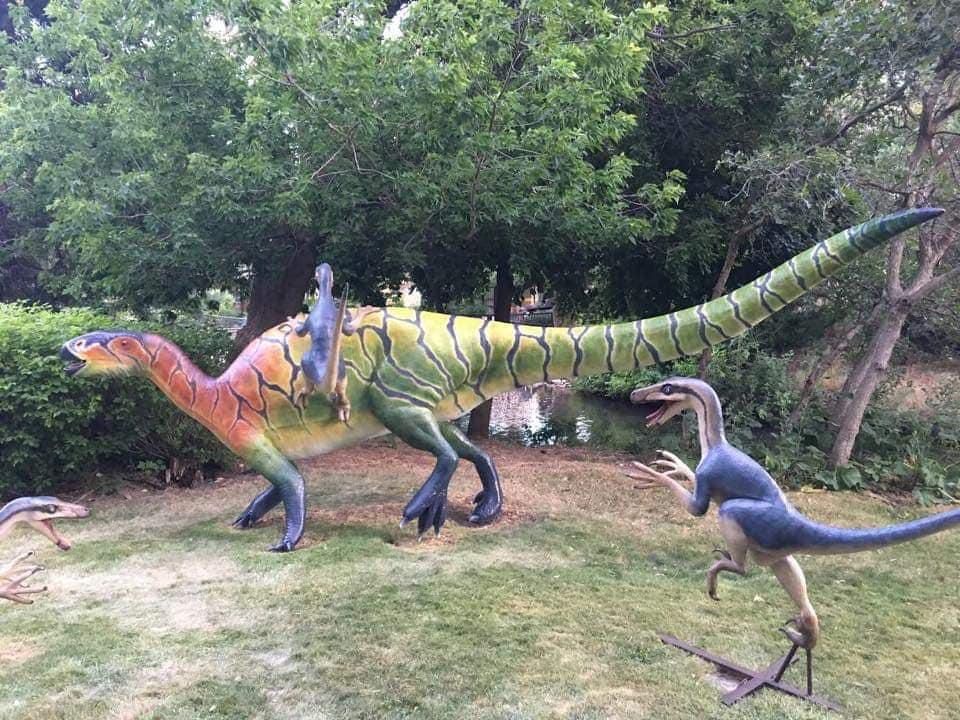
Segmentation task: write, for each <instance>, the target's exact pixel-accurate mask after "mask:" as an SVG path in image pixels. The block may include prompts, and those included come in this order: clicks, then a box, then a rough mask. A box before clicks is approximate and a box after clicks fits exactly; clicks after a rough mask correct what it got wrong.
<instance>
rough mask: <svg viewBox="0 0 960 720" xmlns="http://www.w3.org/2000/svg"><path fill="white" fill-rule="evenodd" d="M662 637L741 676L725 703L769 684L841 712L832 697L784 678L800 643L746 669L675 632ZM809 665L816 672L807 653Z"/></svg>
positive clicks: (727, 673) (674, 645)
mask: <svg viewBox="0 0 960 720" xmlns="http://www.w3.org/2000/svg"><path fill="white" fill-rule="evenodd" d="M659 637H660V640H661V641H662V642H664V643H666V644H667V645H671V646H673V647H675V648H677V649H678V650H683V651H684V652H688V653H690V654H691V655H696V656H697V657H698V658H702V659H703V660H706V661H707V662H710V663H713V664H714V665H716V666H717V667H718V668H719V669H720V670H721V671H722V672H723V673H724V674H726V675H731V676H733V677H737V678H740V684H739V685H737V687H735V688H734V689H733V690H731V691H730V692H728V693H727V694H726V695H724V696H723V698H722V702H723V704H724V705H733V704H734V703H736V702H739V701H740V700H742V699H743V698H745V697H747V696H749V695H751V694H753V693H755V692H756V691H757V690H759V689H760V688H763V687H768V688H770V689H771V690H776V691H778V692H782V693H786V694H787V695H792V696H793V697H795V698H799V699H800V700H806V701H807V702H810V703H813V704H814V705H819V706H820V707H822V708H826V709H827V710H833V711H835V712H840V706H839V705H837V704H836V703H835V702H833V701H832V700H828V699H827V698H824V697H821V696H819V695H814V694H813V692H812V689H811V688H809V687H808V690H807V691H806V692H805V691H803V690H801V689H800V688H798V687H796V686H795V685H791V684H790V683H786V682H783V680H782V679H781V678H782V677H783V673H784V672H785V671H786V669H787V668H788V667H789V666H790V664H791V663H792V662H793V656H794V654H795V653H796V651H797V647H796V645H794V646H793V647H792V648H790V651H789V652H788V653H787V654H786V655H784V656H782V657H779V658H777V659H776V660H774V661H773V662H772V663H770V665H769V666H768V667H766V668H764V669H763V670H750V669H749V668H745V667H743V666H742V665H737V664H736V663H734V662H732V661H730V660H727V659H726V658H722V657H720V656H719V655H714V654H713V653H711V652H709V651H707V650H703V649H701V648H698V647H695V646H693V645H690V644H689V643H685V642H684V641H683V640H678V639H677V638H675V637H673V636H672V635H664V634H662V633H661V634H660V635H659ZM807 668H808V673H810V672H812V668H811V666H810V658H809V655H808V656H807ZM810 681H811V678H810V675H809V674H808V685H809V683H810Z"/></svg>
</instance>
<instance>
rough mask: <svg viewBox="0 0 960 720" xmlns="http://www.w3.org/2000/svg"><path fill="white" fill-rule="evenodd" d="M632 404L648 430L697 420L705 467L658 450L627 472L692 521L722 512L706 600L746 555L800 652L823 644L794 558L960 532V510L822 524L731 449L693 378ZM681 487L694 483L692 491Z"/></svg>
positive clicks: (715, 404) (741, 570)
mask: <svg viewBox="0 0 960 720" xmlns="http://www.w3.org/2000/svg"><path fill="white" fill-rule="evenodd" d="M630 400H631V402H633V403H635V404H637V405H645V406H647V407H648V408H649V409H651V412H650V414H649V415H647V424H648V426H653V425H662V424H664V423H665V422H667V420H669V419H670V418H672V417H674V416H676V415H679V414H680V413H682V412H683V411H684V410H691V411H693V412H695V413H696V415H697V428H698V432H699V439H700V463H699V464H698V465H697V469H696V470H695V471H694V470H691V469H690V468H689V467H688V466H687V465H685V464H684V463H683V461H681V460H680V459H679V458H677V457H676V456H675V455H673V454H671V453H668V452H666V451H663V450H661V451H660V453H659V454H660V459H658V460H656V461H654V463H653V466H655V467H658V468H660V469H662V470H664V471H665V472H660V471H659V470H657V469H654V467H650V466H647V465H643V464H642V463H639V462H634V463H633V467H632V468H629V467H628V468H626V469H624V472H625V473H626V474H627V475H628V476H629V477H632V478H634V479H637V480H642V481H645V483H646V484H645V485H642V486H639V487H641V488H647V487H658V486H660V487H665V488H667V489H669V490H670V491H671V492H672V493H673V495H674V496H675V497H676V498H677V500H678V501H679V502H680V504H681V505H682V506H683V507H684V508H685V509H686V510H687V512H689V513H690V514H691V515H697V516H700V515H704V514H705V513H706V512H707V508H708V507H709V505H710V501H711V500H713V501H714V502H716V503H717V504H718V505H719V510H718V513H719V522H720V533H721V534H722V535H723V538H724V540H725V541H726V544H727V550H720V551H719V552H720V554H721V555H722V557H721V558H720V559H719V560H718V561H717V562H715V563H714V564H713V565H712V566H711V567H710V569H709V570H708V571H707V593H708V594H709V596H710V597H711V598H713V599H714V600H716V599H717V576H718V575H719V574H720V573H721V572H731V573H736V574H737V575H745V574H746V569H747V566H746V562H747V553H748V551H749V553H750V555H751V556H752V557H753V558H754V560H755V561H756V562H757V564H759V565H762V566H769V567H770V569H771V570H772V571H773V573H774V575H776V577H777V580H779V581H780V584H781V585H782V586H783V589H784V590H786V592H787V594H788V595H790V598H791V599H792V600H793V602H794V603H795V604H796V605H797V607H798V608H799V611H800V614H799V615H798V616H797V617H796V618H794V619H792V620H790V621H788V625H789V624H792V625H794V627H793V628H791V627H784V628H781V631H783V633H784V634H785V635H786V636H787V637H788V638H789V639H790V641H791V642H792V643H793V644H794V646H795V648H796V647H801V648H804V649H805V650H806V651H807V653H808V668H809V667H810V664H809V653H810V651H811V650H812V649H813V648H814V646H815V645H816V644H817V641H818V639H819V637H820V622H819V620H818V619H817V613H816V612H815V611H814V609H813V606H812V605H811V604H810V599H809V598H808V597H807V583H806V579H805V578H804V575H803V570H801V569H800V565H799V564H797V561H796V559H794V555H796V554H798V553H804V554H809V555H828V554H841V553H854V552H862V551H864V550H873V549H875V548H880V547H885V546H887V545H893V544H895V543H901V542H907V541H909V540H916V539H917V538H921V537H924V536H926V535H930V534H932V533H936V532H940V531H942V530H946V529H948V528H951V527H954V526H956V525H960V509H956V510H949V511H947V512H942V513H937V514H934V515H930V516H928V517H925V518H921V519H919V520H913V521H911V522H905V523H900V524H897V525H889V526H887V527H880V528H869V529H850V528H839V527H833V526H830V525H820V524H818V523H816V522H814V521H812V520H810V519H808V518H806V517H805V516H803V515H801V514H800V512H799V511H798V510H797V509H796V508H794V507H793V505H791V504H790V501H789V500H787V498H786V496H785V495H784V494H783V492H782V491H781V490H780V488H779V487H778V486H777V484H776V483H775V482H774V481H773V478H771V477H770V475H768V474H767V472H766V470H764V469H763V468H762V467H761V466H760V465H759V464H758V463H757V462H755V461H754V460H753V459H751V458H750V457H748V456H747V455H746V454H744V453H743V452H741V451H740V450H738V449H737V448H735V447H733V446H732V445H730V443H728V442H727V439H726V437H725V436H724V431H723V413H722V410H721V407H720V400H719V399H718V398H717V394H716V393H715V392H714V391H713V388H711V387H710V386H709V385H708V384H707V383H705V382H703V381H702V380H695V379H692V378H679V377H678V378H669V379H667V380H663V381H662V382H658V383H656V384H654V385H650V386H649V387H644V388H639V389H637V390H634V391H633V392H632V393H631V394H630ZM680 481H689V482H691V483H692V484H693V490H692V491H691V490H687V488H686V487H684V485H682V484H681V482H680Z"/></svg>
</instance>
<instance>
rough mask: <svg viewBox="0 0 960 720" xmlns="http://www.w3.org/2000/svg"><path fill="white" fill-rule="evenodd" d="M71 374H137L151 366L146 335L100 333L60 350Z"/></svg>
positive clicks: (74, 339) (91, 334)
mask: <svg viewBox="0 0 960 720" xmlns="http://www.w3.org/2000/svg"><path fill="white" fill-rule="evenodd" d="M60 359H61V360H63V361H64V362H65V363H66V364H67V365H66V368H65V369H66V372H67V375H71V376H80V375H133V374H139V373H142V372H144V371H145V370H146V369H147V368H148V367H149V366H150V353H149V352H148V351H147V346H146V343H145V336H144V335H142V334H141V333H138V332H132V331H129V330H113V331H108V330H97V331H96V332H90V333H87V334H86V335H80V336H78V337H75V338H73V339H72V340H67V342H65V343H64V344H63V347H61V348H60Z"/></svg>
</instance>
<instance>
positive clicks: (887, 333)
mask: <svg viewBox="0 0 960 720" xmlns="http://www.w3.org/2000/svg"><path fill="white" fill-rule="evenodd" d="M907 313H908V309H907V308H906V307H902V306H900V307H894V308H890V310H889V314H887V315H886V316H884V317H883V319H882V320H881V321H880V323H879V325H878V326H877V331H876V333H875V334H874V336H873V338H872V340H871V341H870V346H869V347H868V348H867V351H866V353H864V355H863V357H862V358H860V362H858V363H857V366H856V367H855V368H854V369H853V371H852V372H851V374H850V376H851V377H855V378H857V381H856V384H854V385H852V386H851V387H850V388H849V392H850V395H849V397H846V398H844V399H843V401H842V402H843V405H842V410H838V412H837V413H836V414H835V415H834V419H835V421H836V424H837V437H836V440H835V441H834V443H833V448H832V449H831V451H830V466H831V467H840V466H843V465H846V464H847V463H848V462H850V455H851V454H852V453H853V445H854V443H855V442H856V439H857V434H858V433H859V432H860V424H861V423H862V422H863V415H864V413H865V412H866V411H867V406H868V405H869V404H870V398H872V397H873V393H874V391H875V390H876V389H877V385H878V384H879V383H880V380H881V379H882V378H883V376H884V374H885V373H886V371H887V365H888V364H889V363H890V356H891V355H893V348H894V347H895V346H896V344H897V340H899V339H900V333H901V332H902V330H903V324H904V322H905V321H906V319H907ZM845 389H846V388H845Z"/></svg>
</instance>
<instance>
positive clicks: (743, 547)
mask: <svg viewBox="0 0 960 720" xmlns="http://www.w3.org/2000/svg"><path fill="white" fill-rule="evenodd" d="M719 523H720V534H721V535H723V539H724V541H725V542H726V543H727V550H726V551H723V550H721V551H720V553H721V555H723V557H722V558H721V559H719V560H717V561H716V562H715V563H714V564H713V565H711V566H710V569H709V570H708V571H707V595H709V596H710V597H711V598H713V599H714V600H719V599H720V598H718V597H717V576H718V575H719V574H720V573H721V572H731V573H735V574H737V575H746V574H747V550H748V549H749V547H750V544H749V541H748V540H747V537H746V535H744V534H743V530H742V529H741V528H740V525H739V524H738V523H737V521H736V520H734V519H733V518H732V517H730V516H728V515H726V514H725V513H724V512H723V507H722V506H721V508H720V514H719Z"/></svg>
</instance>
